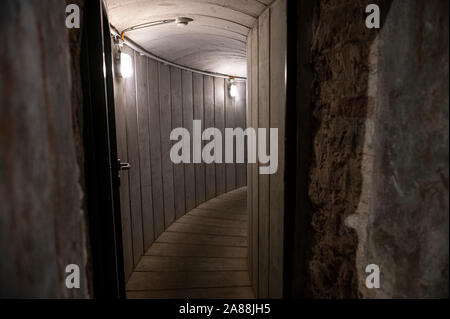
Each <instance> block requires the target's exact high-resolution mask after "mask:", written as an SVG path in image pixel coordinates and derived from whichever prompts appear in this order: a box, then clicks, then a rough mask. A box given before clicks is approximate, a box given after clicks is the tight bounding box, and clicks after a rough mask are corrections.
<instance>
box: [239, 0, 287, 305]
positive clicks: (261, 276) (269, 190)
mask: <svg viewBox="0 0 450 319" xmlns="http://www.w3.org/2000/svg"><path fill="white" fill-rule="evenodd" d="M286 27H287V26H286V1H285V0H279V1H276V2H275V3H274V4H273V5H272V6H271V7H270V8H268V9H267V10H266V11H264V12H263V13H262V15H261V16H260V17H259V18H258V21H257V24H256V25H255V26H254V27H253V29H252V30H251V31H250V33H249V37H248V44H247V59H248V73H247V74H248V78H247V79H248V90H247V94H248V105H247V114H248V116H247V126H248V127H253V128H266V129H267V135H268V133H269V128H278V142H279V143H278V154H279V157H278V163H279V165H278V171H277V172H276V173H275V174H273V175H260V174H259V164H249V165H248V169H247V180H248V198H247V200H248V202H247V208H248V211H249V265H250V267H249V269H250V276H251V281H252V285H253V288H254V291H255V294H256V296H257V297H258V298H281V297H282V296H283V258H284V257H283V249H284V248H283V247H284V246H283V243H284V238H283V236H284V173H285V170H284V160H285V158H284V154H285V148H284V141H285V115H286V86H285V69H286V36H287V35H286ZM266 140H267V141H269V138H268V136H267V139H266ZM267 147H268V148H269V143H267Z"/></svg>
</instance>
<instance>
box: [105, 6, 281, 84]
mask: <svg viewBox="0 0 450 319" xmlns="http://www.w3.org/2000/svg"><path fill="white" fill-rule="evenodd" d="M273 1H274V0H106V3H107V8H108V15H109V19H110V22H111V24H112V25H113V26H114V27H115V28H116V29H117V30H118V31H119V32H121V31H122V30H124V29H126V28H129V27H132V26H135V25H139V24H142V23H147V22H151V21H157V20H163V19H173V18H177V17H189V18H192V19H194V21H193V22H191V23H190V24H189V25H188V26H187V27H184V28H183V27H179V26H177V25H175V24H165V25H160V26H154V27H150V28H146V29H141V30H135V31H131V32H129V33H127V37H129V38H130V39H131V40H133V41H134V42H136V43H137V44H139V45H140V46H142V47H143V48H145V49H146V50H148V51H149V52H151V53H153V54H155V55H157V56H159V57H161V58H164V59H166V60H168V61H171V62H174V63H177V64H181V65H184V66H188V67H191V68H195V69H199V70H202V71H207V72H215V73H222V74H228V75H234V76H242V77H245V76H246V73H247V66H246V65H247V64H246V41H247V34H248V32H249V30H250V28H251V27H252V26H253V25H254V23H255V21H256V18H257V17H258V16H259V15H260V14H261V13H262V12H263V11H264V10H265V9H266V8H267V6H268V5H270V4H271V3H272V2H273Z"/></svg>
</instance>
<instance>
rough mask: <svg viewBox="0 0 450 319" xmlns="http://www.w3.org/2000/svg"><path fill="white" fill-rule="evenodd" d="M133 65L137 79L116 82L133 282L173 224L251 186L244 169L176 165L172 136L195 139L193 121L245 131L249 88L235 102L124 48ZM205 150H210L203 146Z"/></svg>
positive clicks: (214, 87)
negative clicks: (184, 133) (182, 131)
mask: <svg viewBox="0 0 450 319" xmlns="http://www.w3.org/2000/svg"><path fill="white" fill-rule="evenodd" d="M122 51H123V52H124V53H127V54H129V55H130V56H131V57H132V59H133V65H134V75H133V76H132V77H130V78H127V79H123V78H121V77H118V76H117V77H116V78H115V103H116V122H117V138H118V152H119V158H120V159H121V161H122V162H129V163H130V164H131V166H132V168H131V170H130V171H129V172H122V173H121V187H120V192H121V206H122V229H123V244H124V255H125V274H126V278H128V277H129V275H130V274H131V272H132V271H133V269H134V267H135V266H136V265H137V263H138V262H139V261H140V259H141V257H142V255H143V254H144V253H145V251H146V250H147V249H148V248H149V246H150V245H151V244H152V243H153V241H154V240H155V239H156V238H158V236H159V235H161V234H162V233H163V232H164V230H165V229H166V228H167V227H169V226H170V225H171V224H172V223H173V222H174V221H175V220H177V219H178V218H180V217H182V216H183V215H184V214H185V213H186V212H189V211H190V210H192V209H193V208H195V207H196V206H198V205H199V204H201V203H203V202H205V201H207V200H209V199H211V198H214V197H216V196H218V195H220V194H223V193H225V192H228V191H231V190H233V189H236V188H240V187H243V186H245V185H246V168H245V164H204V163H202V164H173V163H172V161H171V159H170V149H171V147H172V145H173V144H174V143H176V142H173V141H170V133H171V131H172V129H174V128H177V127H184V128H186V129H188V130H189V131H190V132H191V134H192V121H193V120H201V121H202V130H203V129H205V128H209V127H217V128H219V129H220V130H221V131H222V135H223V137H224V128H225V127H230V128H235V127H241V128H243V129H245V126H246V123H245V118H246V110H245V106H246V95H245V82H236V83H237V86H238V91H239V95H238V97H237V98H234V99H233V98H231V97H230V96H229V94H228V83H227V81H226V80H225V79H223V78H215V77H211V76H206V75H201V74H198V73H192V72H189V71H185V70H181V69H178V68H176V67H172V66H167V65H164V64H162V63H160V62H158V61H155V60H153V59H150V58H148V57H146V56H142V55H140V54H139V53H138V52H135V51H134V50H132V49H130V48H128V47H127V46H124V47H123V49H122ZM203 144H206V143H205V142H204V143H203ZM191 147H192V146H191Z"/></svg>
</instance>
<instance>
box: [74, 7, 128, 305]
mask: <svg viewBox="0 0 450 319" xmlns="http://www.w3.org/2000/svg"><path fill="white" fill-rule="evenodd" d="M84 13H85V16H84V30H83V40H82V41H83V42H82V52H81V68H82V74H83V95H84V106H83V111H84V115H83V116H84V145H85V174H86V188H87V196H86V197H87V206H88V211H89V214H88V218H89V231H90V242H91V253H92V272H93V294H94V297H96V298H124V297H125V284H124V275H123V252H122V231H121V219H120V198H119V183H120V181H119V163H118V161H117V146H116V135H115V114H114V93H113V59H112V51H111V37H110V32H109V22H108V18H107V15H106V11H105V7H104V4H103V2H102V1H101V0H95V1H86V2H85V9H84Z"/></svg>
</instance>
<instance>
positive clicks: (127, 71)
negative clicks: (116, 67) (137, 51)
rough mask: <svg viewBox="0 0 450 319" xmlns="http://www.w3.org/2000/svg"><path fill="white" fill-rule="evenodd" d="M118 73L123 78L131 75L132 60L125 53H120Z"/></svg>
mask: <svg viewBox="0 0 450 319" xmlns="http://www.w3.org/2000/svg"><path fill="white" fill-rule="evenodd" d="M120 75H121V76H122V77H123V78H129V77H131V76H132V75H133V61H132V60H131V57H130V56H129V55H128V54H126V53H121V54H120Z"/></svg>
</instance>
